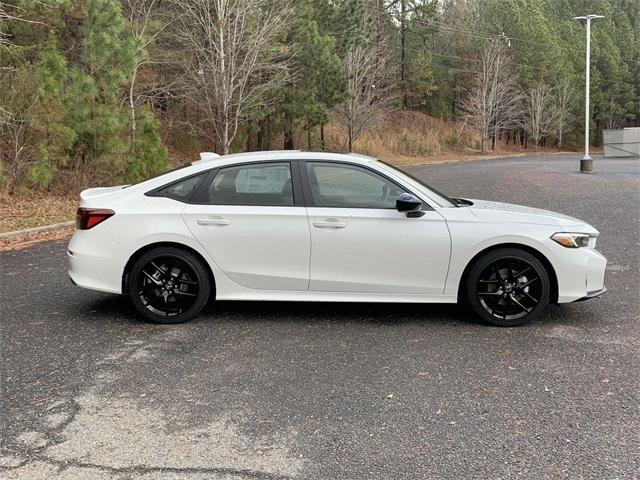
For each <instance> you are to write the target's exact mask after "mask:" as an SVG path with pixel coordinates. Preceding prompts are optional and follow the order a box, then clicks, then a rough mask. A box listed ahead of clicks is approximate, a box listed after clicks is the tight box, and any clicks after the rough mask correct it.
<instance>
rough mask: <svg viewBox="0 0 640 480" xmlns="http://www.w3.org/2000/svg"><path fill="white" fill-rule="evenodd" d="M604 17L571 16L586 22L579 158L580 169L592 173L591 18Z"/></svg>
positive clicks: (601, 16)
mask: <svg viewBox="0 0 640 480" xmlns="http://www.w3.org/2000/svg"><path fill="white" fill-rule="evenodd" d="M596 18H604V15H585V16H583V17H573V19H574V20H584V21H585V22H586V24H587V54H586V59H585V75H584V76H585V89H584V90H585V100H584V157H583V158H582V160H580V171H581V172H583V173H593V160H592V159H591V157H590V156H589V116H590V115H589V77H590V71H591V20H593V19H596Z"/></svg>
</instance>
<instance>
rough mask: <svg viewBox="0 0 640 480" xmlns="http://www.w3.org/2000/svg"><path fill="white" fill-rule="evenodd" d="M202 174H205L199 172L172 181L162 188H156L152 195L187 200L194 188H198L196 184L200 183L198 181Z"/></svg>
mask: <svg viewBox="0 0 640 480" xmlns="http://www.w3.org/2000/svg"><path fill="white" fill-rule="evenodd" d="M204 175H205V174H200V175H196V176H193V177H189V178H186V179H184V180H181V181H178V182H175V183H172V184H171V185H169V186H167V187H164V188H163V189H162V190H158V191H157V192H156V193H155V194H154V196H158V197H169V198H173V199H174V200H179V201H182V202H185V201H187V200H189V197H191V194H192V193H193V192H194V191H195V190H196V188H198V185H200V181H201V180H202V178H203V177H204Z"/></svg>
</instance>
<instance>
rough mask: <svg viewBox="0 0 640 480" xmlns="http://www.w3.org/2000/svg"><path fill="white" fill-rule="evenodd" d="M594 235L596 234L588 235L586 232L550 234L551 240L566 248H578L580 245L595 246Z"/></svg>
mask: <svg viewBox="0 0 640 480" xmlns="http://www.w3.org/2000/svg"><path fill="white" fill-rule="evenodd" d="M596 237H597V235H589V234H587V233H565V232H559V233H554V234H553V235H551V240H553V241H555V242H557V243H559V244H560V245H562V246H563V247H567V248H580V247H591V248H595V246H596Z"/></svg>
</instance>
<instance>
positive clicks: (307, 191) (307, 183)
mask: <svg viewBox="0 0 640 480" xmlns="http://www.w3.org/2000/svg"><path fill="white" fill-rule="evenodd" d="M298 163H299V164H301V165H298V168H299V170H300V175H301V177H302V180H303V183H302V185H303V189H302V190H303V193H304V197H305V203H306V206H307V207H314V208H334V209H338V208H339V209H348V208H357V209H364V210H396V208H395V207H388V208H373V207H357V206H343V207H329V206H322V205H316V203H315V200H314V198H313V191H312V190H311V179H310V178H309V170H308V168H307V163H324V164H332V163H333V164H338V165H345V166H348V167H355V168H360V169H362V170H365V171H368V172H370V173H373V174H374V175H378V176H379V177H382V178H383V179H384V180H386V181H387V182H389V183H392V184H394V185H395V186H396V187H398V188H400V189H402V190H403V191H405V192H407V193H410V194H411V195H413V196H414V197H416V198H418V199H420V200H421V201H422V210H433V207H432V206H431V205H429V204H428V203H427V202H425V201H424V200H423V199H422V195H416V194H415V193H414V192H413V191H412V189H410V188H407V186H406V185H403V184H402V183H400V182H398V181H396V180H394V179H393V178H390V177H389V176H387V175H386V174H385V173H383V172H380V171H378V170H376V169H375V168H371V167H369V166H368V165H362V164H361V163H353V162H345V161H342V160H299V161H298Z"/></svg>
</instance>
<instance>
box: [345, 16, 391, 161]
mask: <svg viewBox="0 0 640 480" xmlns="http://www.w3.org/2000/svg"><path fill="white" fill-rule="evenodd" d="M375 8H376V7H374V6H371V7H370V8H368V9H367V13H366V14H365V15H364V16H363V19H362V33H361V34H360V35H359V37H358V38H357V39H355V41H354V42H352V43H351V45H350V47H349V49H348V50H347V52H346V55H345V57H344V60H343V62H342V66H343V69H344V73H345V77H346V78H347V86H346V99H345V101H344V102H343V103H342V104H341V105H339V106H338V107H337V108H336V112H337V113H338V116H339V117H340V119H341V120H342V122H343V123H344V124H345V126H346V128H347V135H348V150H349V152H351V151H352V149H353V143H354V142H355V141H356V139H357V138H358V137H359V136H360V135H361V134H362V133H363V132H365V131H366V130H368V129H371V128H373V127H374V126H375V125H376V124H377V123H378V122H379V121H380V120H381V119H382V118H384V116H385V115H386V114H387V113H388V112H389V111H390V110H391V107H392V103H393V100H394V96H393V88H394V83H395V82H394V81H393V80H394V78H393V76H392V75H393V74H392V73H391V72H392V68H391V66H390V62H389V57H390V52H389V50H388V45H389V42H386V41H384V40H381V39H380V38H379V36H380V32H379V31H377V29H375V28H372V27H371V23H372V21H374V22H375V21H376V20H377V17H376V16H375V15H376V13H377V12H376V10H375Z"/></svg>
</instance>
